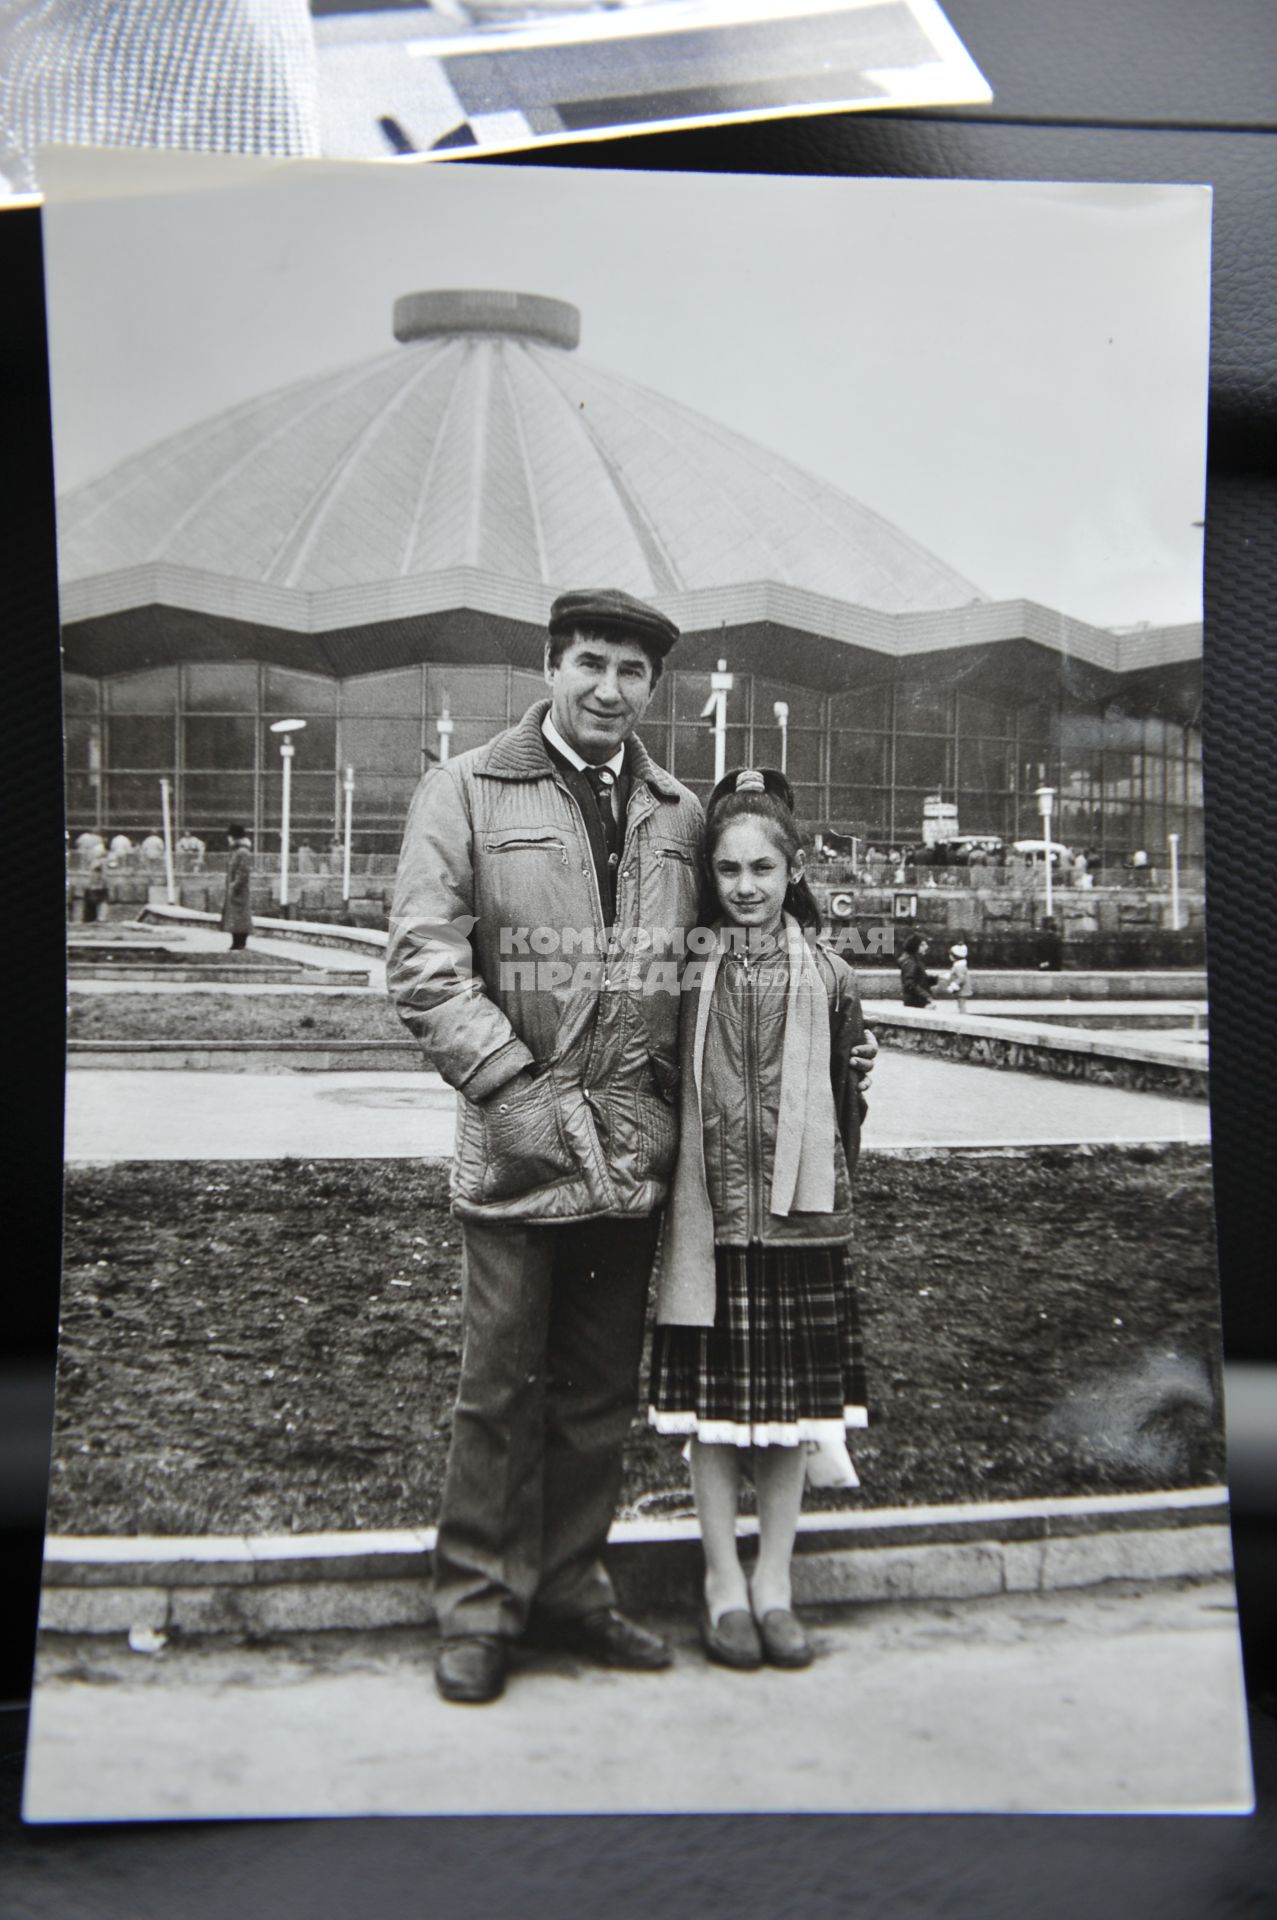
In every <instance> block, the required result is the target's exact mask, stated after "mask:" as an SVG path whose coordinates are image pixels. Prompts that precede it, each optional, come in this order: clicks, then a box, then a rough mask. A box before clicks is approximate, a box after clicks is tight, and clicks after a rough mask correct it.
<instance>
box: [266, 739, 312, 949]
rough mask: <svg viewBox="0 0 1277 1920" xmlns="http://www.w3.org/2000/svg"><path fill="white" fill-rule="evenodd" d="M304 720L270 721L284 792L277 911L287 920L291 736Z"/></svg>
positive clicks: (281, 815) (281, 811)
mask: <svg viewBox="0 0 1277 1920" xmlns="http://www.w3.org/2000/svg"><path fill="white" fill-rule="evenodd" d="M305 724H306V722H305V721H304V720H272V721H271V728H270V730H271V732H272V733H277V734H279V736H280V741H279V757H280V760H281V761H282V763H283V771H284V792H283V798H282V800H281V803H280V815H279V910H280V913H281V915H282V916H283V918H284V919H285V920H287V918H288V828H289V820H290V814H291V809H292V780H293V754H294V752H295V751H296V749H295V748H294V746H293V742H292V737H291V736H292V735H293V734H295V733H300V732H301V730H302V728H303V727H304V726H305Z"/></svg>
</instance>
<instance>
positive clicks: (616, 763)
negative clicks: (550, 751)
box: [541, 712, 625, 780]
mask: <svg viewBox="0 0 1277 1920" xmlns="http://www.w3.org/2000/svg"><path fill="white" fill-rule="evenodd" d="M541 731H542V733H543V734H544V735H545V737H546V739H547V740H548V741H549V742H550V745H551V746H552V747H553V748H554V749H555V751H556V753H561V754H562V755H563V758H564V759H565V760H566V761H567V762H568V764H569V766H573V767H575V768H576V770H577V772H578V773H584V771H585V769H586V768H587V767H588V766H590V765H592V764H601V765H603V766H605V767H611V769H612V772H613V773H614V774H615V775H616V778H617V779H618V780H619V779H620V777H621V766H622V763H623V762H624V759H625V748H624V746H623V745H622V746H619V747H618V748H617V750H616V752H615V753H614V754H613V755H612V758H611V759H610V760H604V761H602V762H600V763H593V762H591V761H589V760H583V759H582V758H581V756H580V754H579V753H578V752H577V750H576V748H575V747H570V746H569V745H568V743H567V741H566V740H565V739H564V738H563V735H562V734H561V733H560V732H559V729H558V728H557V727H556V726H555V724H554V722H553V720H551V718H550V716H549V713H548V712H547V714H546V716H545V719H544V720H543V721H542V722H541Z"/></svg>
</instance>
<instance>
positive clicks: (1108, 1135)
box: [66, 1050, 1210, 1162]
mask: <svg viewBox="0 0 1277 1920" xmlns="http://www.w3.org/2000/svg"><path fill="white" fill-rule="evenodd" d="M869 1102H870V1112H869V1120H868V1122H867V1123H866V1127H865V1136H864V1144H865V1150H866V1151H867V1152H872V1151H874V1150H875V1149H880V1148H884V1147H896V1148H900V1147H928V1146H937V1147H943V1146H955V1147H956V1146H960V1147H976V1146H1025V1145H1045V1144H1057V1143H1068V1142H1075V1141H1090V1142H1092V1143H1096V1144H1099V1143H1110V1142H1130V1141H1180V1142H1192V1143H1198V1142H1205V1141H1207V1140H1209V1138H1210V1117H1209V1113H1208V1111H1207V1108H1206V1105H1205V1103H1204V1102H1201V1101H1193V1100H1176V1099H1172V1098H1171V1097H1170V1096H1168V1095H1164V1094H1156V1093H1132V1092H1130V1091H1128V1090H1127V1089H1125V1088H1122V1087H1100V1086H1092V1085H1090V1084H1088V1083H1086V1082H1082V1081H1072V1080H1052V1079H1048V1078H1047V1077H1045V1076H1044V1075H1030V1074H1019V1073H1000V1072H997V1071H995V1070H994V1069H993V1068H990V1067H971V1066H966V1065H961V1064H958V1063H955V1062H952V1061H947V1060H934V1059H931V1058H929V1057H927V1056H926V1055H922V1054H907V1053H893V1052H890V1051H886V1050H884V1052H883V1054H882V1055H881V1057H880V1059H879V1062H878V1065H877V1068H876V1070H875V1073H874V1078H873V1085H872V1087H871V1088H870V1092H869ZM454 1109H455V1095H454V1094H453V1093H452V1092H451V1090H450V1089H449V1088H448V1087H447V1086H445V1085H444V1083H443V1081H442V1080H441V1079H440V1078H439V1076H438V1075H437V1074H434V1073H429V1072H426V1071H425V1070H424V1069H423V1071H422V1072H421V1073H419V1074H414V1073H404V1072H393V1071H392V1072H381V1073H305V1072H299V1073H276V1074H268V1073H262V1074H245V1073H215V1072H188V1071H183V1070H173V1071H170V1072H157V1071H148V1070H145V1069H141V1070H137V1071H132V1072H129V1071H120V1072H115V1071H113V1070H109V1069H95V1070H93V1071H84V1072H80V1071H75V1070H73V1071H72V1072H71V1073H69V1074H68V1076H67V1123H66V1157H67V1159H68V1160H70V1161H99V1162H101V1161H110V1160H275V1159H279V1158H281V1157H283V1156H285V1155H291V1156H293V1157H294V1158H297V1159H303V1160H393V1159H404V1158H411V1157H412V1156H414V1155H419V1154H420V1155H444V1154H449V1153H451V1151H452V1139H453V1124H454Z"/></svg>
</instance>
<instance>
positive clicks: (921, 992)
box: [899, 933, 939, 1007]
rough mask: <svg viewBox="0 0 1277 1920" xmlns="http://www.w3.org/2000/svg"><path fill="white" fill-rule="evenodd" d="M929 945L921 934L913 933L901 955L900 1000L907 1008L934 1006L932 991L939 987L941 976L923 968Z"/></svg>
mask: <svg viewBox="0 0 1277 1920" xmlns="http://www.w3.org/2000/svg"><path fill="white" fill-rule="evenodd" d="M926 954H927V943H926V941H925V940H924V939H923V937H922V935H921V934H920V933H911V934H910V935H909V938H908V939H907V940H906V941H905V944H904V951H903V952H902V954H901V955H900V962H899V965H900V998H901V999H902V1000H903V1001H904V1004H905V1005H906V1006H907V1007H929V1006H931V1005H932V994H931V989H932V988H933V987H935V986H938V985H939V975H938V974H934V973H928V972H927V969H926V968H925V967H924V966H923V964H922V963H923V960H924V959H925V958H926Z"/></svg>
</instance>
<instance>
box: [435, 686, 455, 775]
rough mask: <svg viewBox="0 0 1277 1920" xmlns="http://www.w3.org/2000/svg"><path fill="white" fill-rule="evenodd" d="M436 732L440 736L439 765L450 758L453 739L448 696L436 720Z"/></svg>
mask: <svg viewBox="0 0 1277 1920" xmlns="http://www.w3.org/2000/svg"><path fill="white" fill-rule="evenodd" d="M435 732H436V733H437V734H438V736H439V765H440V766H442V765H443V764H444V762H445V761H446V759H447V758H448V753H449V743H450V742H451V740H452V715H451V714H450V713H449V711H448V702H447V699H446V698H445V700H444V703H443V711H442V712H441V713H440V715H439V718H438V719H437V720H436V721H435Z"/></svg>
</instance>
